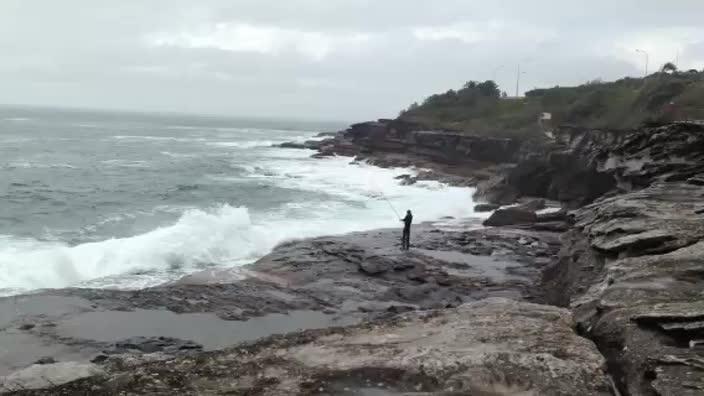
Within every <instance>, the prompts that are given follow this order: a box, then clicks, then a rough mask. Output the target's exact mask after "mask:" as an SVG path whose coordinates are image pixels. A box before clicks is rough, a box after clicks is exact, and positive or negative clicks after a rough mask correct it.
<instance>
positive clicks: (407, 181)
mask: <svg viewBox="0 0 704 396" xmlns="http://www.w3.org/2000/svg"><path fill="white" fill-rule="evenodd" d="M395 179H396V180H400V181H401V185H402V186H410V185H413V184H416V183H417V182H418V178H417V177H414V176H411V175H401V176H396V177H395Z"/></svg>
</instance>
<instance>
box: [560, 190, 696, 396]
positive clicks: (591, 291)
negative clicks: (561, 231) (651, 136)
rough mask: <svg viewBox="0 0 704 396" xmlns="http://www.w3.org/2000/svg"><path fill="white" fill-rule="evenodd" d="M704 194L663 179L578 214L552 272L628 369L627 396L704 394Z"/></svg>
mask: <svg viewBox="0 0 704 396" xmlns="http://www.w3.org/2000/svg"><path fill="white" fill-rule="evenodd" d="M703 194H704V187H702V186H697V185H693V184H691V183H687V182H685V181H682V182H659V181H658V182H655V183H653V184H652V185H650V186H649V187H647V188H645V189H643V190H640V191H636V192H630V193H627V194H621V195H617V196H613V197H608V198H604V199H601V200H598V201H596V202H594V203H593V204H591V205H589V206H587V207H584V208H582V209H580V210H577V211H576V212H574V215H575V220H576V226H577V230H575V231H572V232H570V233H568V236H567V237H566V238H565V239H564V247H563V252H561V257H562V258H561V261H560V263H559V264H558V265H556V266H555V267H554V268H552V269H551V271H548V273H546V278H553V279H556V278H559V279H561V281H560V282H557V283H552V284H551V285H549V286H547V287H548V288H549V289H551V290H557V289H560V288H562V290H568V293H565V294H566V295H563V296H562V297H561V299H562V300H563V301H564V299H565V298H567V299H569V304H570V305H571V307H572V308H573V310H574V313H575V317H576V318H577V320H578V324H579V327H580V328H581V329H582V330H583V331H584V332H585V333H586V334H587V335H588V336H589V337H590V338H591V339H593V340H595V341H596V342H597V343H598V344H599V345H600V347H601V350H602V351H603V352H604V354H605V356H606V357H607V358H608V360H609V362H610V365H611V366H613V367H618V375H616V376H615V380H616V382H617V383H618V384H619V387H620V388H621V390H622V392H623V393H625V394H648V393H649V392H652V391H653V389H655V390H656V392H658V394H662V395H699V394H702V392H704V365H703V364H700V363H698V361H697V359H700V358H701V351H698V350H697V348H696V345H697V341H698V340H700V339H702V331H703V330H702V329H703V328H704V324H702V322H704V306H703V305H702V290H704V278H703V277H702V276H701V274H702V273H704V262H703V261H702V260H701V257H704V228H703V227H704V225H703V224H702V220H701V219H700V218H698V216H696V215H695V214H694V213H695V211H696V208H698V207H699V206H698V205H699V201H700V200H701V197H702V196H703ZM578 230H579V231H581V232H579V231H578ZM553 271H554V272H553ZM551 272H552V273H551ZM557 273H560V275H559V276H556V274H557ZM557 300H559V299H557ZM557 300H556V301H557ZM692 345H695V347H692Z"/></svg>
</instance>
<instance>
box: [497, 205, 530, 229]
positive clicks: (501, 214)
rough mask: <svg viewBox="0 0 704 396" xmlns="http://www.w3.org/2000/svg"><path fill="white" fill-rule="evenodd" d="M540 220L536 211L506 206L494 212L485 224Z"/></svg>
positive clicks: (508, 223) (499, 225) (506, 224)
mask: <svg viewBox="0 0 704 396" xmlns="http://www.w3.org/2000/svg"><path fill="white" fill-rule="evenodd" d="M537 220H538V216H536V214H535V212H531V211H527V210H522V209H519V208H505V209H499V210H497V211H496V212H494V213H493V214H492V215H491V217H489V218H488V219H487V220H486V221H485V222H484V225H485V226H491V227H502V226H508V225H514V224H527V223H535V222H536V221H537Z"/></svg>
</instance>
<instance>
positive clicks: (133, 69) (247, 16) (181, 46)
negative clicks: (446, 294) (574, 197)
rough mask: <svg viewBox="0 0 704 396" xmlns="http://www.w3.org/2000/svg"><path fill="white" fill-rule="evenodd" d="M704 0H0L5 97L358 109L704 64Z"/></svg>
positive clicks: (244, 110)
mask: <svg viewBox="0 0 704 396" xmlns="http://www.w3.org/2000/svg"><path fill="white" fill-rule="evenodd" d="M703 15H704V0H670V1H662V0H591V1H582V0H572V1H569V0H568V1H565V0H559V1H557V0H555V1H552V0H531V1H525V0H513V1H510V0H505V1H502V0H494V1H487V0H482V1H473V0H433V1H431V0H61V1H57V0H0V103H5V104H33V105H59V106H71V107H89V108H106V109H127V110H143V111H175V112H192V113H212V114H225V115H233V116H257V117H262V116H263V117H268V116H273V117H296V118H313V119H339V120H345V121H348V120H349V121H354V120H362V119H371V118H377V117H388V116H394V115H396V114H397V113H398V111H399V110H400V109H401V108H403V107H405V106H406V105H408V104H409V103H411V102H413V101H416V100H422V99H423V98H424V97H425V96H427V95H429V94H432V93H436V92H440V91H446V90H447V89H449V88H457V87H459V86H461V85H462V84H463V83H464V82H465V81H467V80H470V79H475V80H484V79H491V78H492V77H493V76H494V75H495V76H496V79H497V81H498V82H499V84H500V85H501V87H502V89H505V90H506V91H508V92H509V93H510V94H513V92H514V91H515V84H516V69H517V64H518V63H520V64H521V68H522V70H524V71H525V74H524V75H523V76H522V79H523V81H522V86H521V91H523V90H525V89H530V88H533V87H542V86H554V85H558V84H559V85H570V84H578V83H582V82H584V81H587V80H590V79H595V78H602V79H605V80H611V79H616V78H619V77H622V76H626V75H630V76H635V75H639V74H642V73H643V68H644V58H645V57H644V55H643V54H641V53H637V52H636V51H635V49H636V48H640V49H643V50H645V51H647V52H649V53H650V64H651V70H653V69H655V68H657V66H659V65H662V64H663V63H664V62H666V61H671V60H674V59H675V58H676V57H677V54H678V53H679V65H680V67H681V68H697V69H702V68H704V23H703V22H702V16H703Z"/></svg>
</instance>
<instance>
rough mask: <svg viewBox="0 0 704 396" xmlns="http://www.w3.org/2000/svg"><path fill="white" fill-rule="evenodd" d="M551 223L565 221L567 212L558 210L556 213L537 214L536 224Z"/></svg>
mask: <svg viewBox="0 0 704 396" xmlns="http://www.w3.org/2000/svg"><path fill="white" fill-rule="evenodd" d="M553 221H563V222H566V221H567V212H566V211H564V210H559V211H556V212H549V213H540V214H538V220H537V222H538V223H547V222H553Z"/></svg>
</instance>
